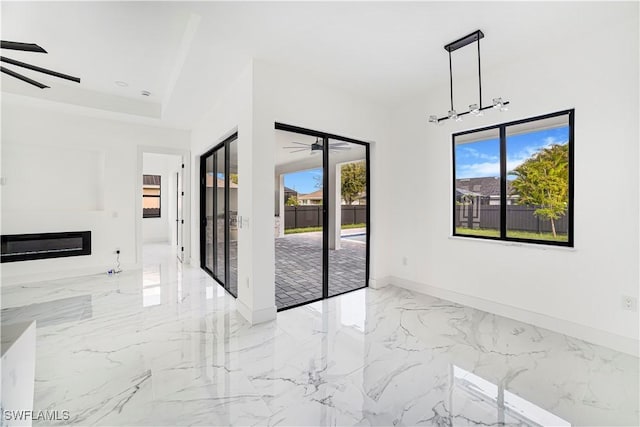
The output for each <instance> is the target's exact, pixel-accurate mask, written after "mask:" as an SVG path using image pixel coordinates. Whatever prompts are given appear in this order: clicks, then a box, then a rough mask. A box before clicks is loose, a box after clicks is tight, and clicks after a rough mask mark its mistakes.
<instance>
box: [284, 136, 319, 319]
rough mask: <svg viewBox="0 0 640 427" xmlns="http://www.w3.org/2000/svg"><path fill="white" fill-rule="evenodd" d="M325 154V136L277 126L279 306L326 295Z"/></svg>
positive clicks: (292, 304) (309, 300) (305, 301)
mask: <svg viewBox="0 0 640 427" xmlns="http://www.w3.org/2000/svg"><path fill="white" fill-rule="evenodd" d="M323 159H324V157H323V142H322V138H316V137H312V136H309V135H303V134H299V133H294V132H286V131H276V170H275V178H276V182H277V183H278V184H277V185H276V199H277V200H278V202H277V206H276V212H274V214H275V215H276V216H277V219H278V221H276V223H278V222H280V223H281V222H284V227H283V228H284V233H280V230H277V231H276V238H275V259H276V306H277V308H278V310H281V309H284V308H289V307H293V306H296V305H300V304H305V303H308V302H311V301H315V300H319V299H321V298H323V209H324V205H323V199H324V188H323V187H324V172H323V169H324V162H323ZM280 227H282V226H280Z"/></svg>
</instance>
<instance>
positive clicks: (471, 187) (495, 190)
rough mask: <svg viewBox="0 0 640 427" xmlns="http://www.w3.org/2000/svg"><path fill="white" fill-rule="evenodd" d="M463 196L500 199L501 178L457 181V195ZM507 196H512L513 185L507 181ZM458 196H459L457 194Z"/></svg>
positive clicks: (490, 177) (491, 177)
mask: <svg viewBox="0 0 640 427" xmlns="http://www.w3.org/2000/svg"><path fill="white" fill-rule="evenodd" d="M458 192H460V194H461V195H468V196H480V197H492V196H493V197H498V196H500V178H498V177H493V176H489V177H484V178H462V179H456V193H458ZM507 194H511V183H510V182H509V181H507ZM456 195H457V194H456Z"/></svg>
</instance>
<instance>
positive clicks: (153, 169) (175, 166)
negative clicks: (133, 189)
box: [142, 152, 185, 262]
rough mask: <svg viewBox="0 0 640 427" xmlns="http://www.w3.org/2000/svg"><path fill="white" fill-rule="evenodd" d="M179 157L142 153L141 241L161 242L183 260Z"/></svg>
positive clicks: (183, 195)
mask: <svg viewBox="0 0 640 427" xmlns="http://www.w3.org/2000/svg"><path fill="white" fill-rule="evenodd" d="M183 171H184V162H183V157H182V156H180V155H175V154H164V153H149V152H145V153H143V154H142V243H143V244H152V243H153V244H163V245H166V246H167V249H169V248H170V249H171V251H172V252H175V254H176V256H177V258H178V260H180V262H182V261H183V260H184V246H185V245H184V242H183V235H184V230H183V228H184V223H185V221H184V216H183V205H184V201H183V200H184V197H185V189H184V187H183V185H182V182H183V180H182V178H181V177H182V175H183V173H184V172H183Z"/></svg>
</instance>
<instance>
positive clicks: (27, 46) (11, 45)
mask: <svg viewBox="0 0 640 427" xmlns="http://www.w3.org/2000/svg"><path fill="white" fill-rule="evenodd" d="M0 47H1V48H2V49H12V50H23V51H25V52H38V53H47V51H46V50H44V49H43V48H41V47H40V46H38V45H37V44H35V43H21V42H10V41H8V40H2V41H0Z"/></svg>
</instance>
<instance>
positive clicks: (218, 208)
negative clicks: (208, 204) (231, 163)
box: [213, 146, 226, 285]
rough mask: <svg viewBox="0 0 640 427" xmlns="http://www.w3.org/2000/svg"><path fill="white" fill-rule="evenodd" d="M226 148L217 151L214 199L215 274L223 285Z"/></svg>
mask: <svg viewBox="0 0 640 427" xmlns="http://www.w3.org/2000/svg"><path fill="white" fill-rule="evenodd" d="M224 155H225V148H224V146H222V147H220V148H219V149H218V150H216V152H215V169H214V179H213V182H214V194H215V196H214V199H215V219H214V221H215V225H214V233H213V239H214V252H215V259H214V261H215V269H214V270H213V274H214V276H215V278H216V279H218V281H219V282H220V283H222V284H223V285H224V284H225V271H226V269H225V209H226V203H225V166H224V164H225V162H224Z"/></svg>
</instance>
